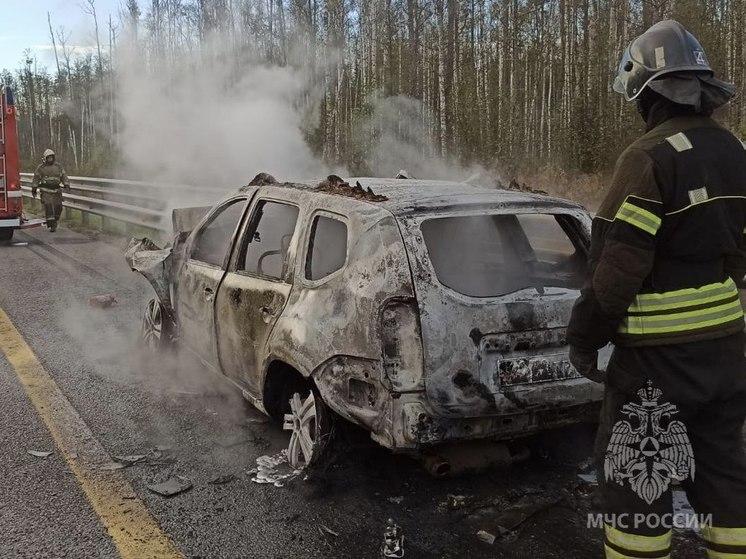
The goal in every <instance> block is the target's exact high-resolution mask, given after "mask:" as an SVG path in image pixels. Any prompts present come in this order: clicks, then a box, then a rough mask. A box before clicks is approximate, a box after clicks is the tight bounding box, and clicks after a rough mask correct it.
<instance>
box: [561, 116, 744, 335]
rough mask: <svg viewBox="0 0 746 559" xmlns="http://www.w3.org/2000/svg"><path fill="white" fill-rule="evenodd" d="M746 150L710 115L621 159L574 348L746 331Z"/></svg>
mask: <svg viewBox="0 0 746 559" xmlns="http://www.w3.org/2000/svg"><path fill="white" fill-rule="evenodd" d="M745 224H746V147H745V146H744V144H742V143H741V141H739V140H738V139H737V138H736V137H734V136H733V135H732V134H731V133H730V132H728V131H727V130H725V129H724V128H723V127H721V126H720V125H719V124H717V123H716V122H715V121H714V120H712V119H711V118H709V117H706V116H700V115H694V114H691V115H685V116H675V117H673V118H669V119H668V120H665V121H664V122H663V123H662V124H659V125H658V126H655V127H654V128H652V130H650V131H649V132H648V133H646V134H645V135H644V136H642V137H641V138H639V139H638V140H637V141H635V142H634V143H633V144H632V145H631V146H629V148H627V150H626V151H625V152H624V153H623V154H622V155H621V156H620V158H619V160H618V161H617V164H616V168H615V170H614V177H613V179H612V184H611V189H610V191H609V193H608V194H607V196H606V199H605V200H604V201H603V203H602V205H601V207H600V209H599V211H598V214H597V215H596V216H595V218H594V220H593V228H592V234H591V250H590V256H589V268H588V269H589V272H588V277H587V278H586V283H585V286H584V288H583V289H582V291H581V296H580V298H579V299H578V301H577V302H576V303H575V307H574V308H573V312H572V317H571V320H570V325H569V327H568V342H569V344H570V345H573V346H576V347H579V348H583V349H587V350H593V349H599V348H601V347H603V346H604V345H606V344H607V343H608V342H610V341H611V342H614V343H615V344H616V345H620V346H641V345H664V344H671V343H683V342H689V341H696V340H706V339H714V338H718V337H723V336H727V335H729V334H732V333H735V332H738V331H740V330H743V329H744V320H743V311H742V309H741V304H740V302H739V298H738V291H737V287H736V282H738V283H740V282H741V280H742V278H743V277H744V274H745V273H746V254H745V253H744V225H745Z"/></svg>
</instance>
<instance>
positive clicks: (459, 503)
mask: <svg viewBox="0 0 746 559" xmlns="http://www.w3.org/2000/svg"><path fill="white" fill-rule="evenodd" d="M446 498H447V499H448V508H449V509H451V510H458V509H460V508H463V507H464V506H465V505H466V499H467V498H468V497H467V496H466V495H453V494H451V493H449V494H448V495H447V497H446Z"/></svg>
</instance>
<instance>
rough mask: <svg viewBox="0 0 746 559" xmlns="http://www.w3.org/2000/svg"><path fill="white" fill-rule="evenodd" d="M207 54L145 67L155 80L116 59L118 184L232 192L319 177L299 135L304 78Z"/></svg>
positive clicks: (136, 63)
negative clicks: (265, 180) (267, 179)
mask: <svg viewBox="0 0 746 559" xmlns="http://www.w3.org/2000/svg"><path fill="white" fill-rule="evenodd" d="M210 47H211V48H210V49H206V51H199V52H198V51H195V52H192V53H186V54H185V55H184V56H183V57H181V58H179V59H178V60H176V61H171V62H169V63H168V64H166V63H164V62H163V61H158V60H156V61H152V62H151V66H155V67H158V68H160V69H161V71H159V72H145V71H143V68H142V66H143V64H142V57H138V56H134V55H132V52H133V50H130V51H128V50H127V49H126V47H125V48H123V49H122V54H123V56H122V57H120V60H119V62H120V63H119V66H118V68H119V76H118V78H119V88H118V95H119V104H120V107H121V110H120V119H121V136H120V138H119V141H118V142H117V143H118V145H119V146H121V150H122V153H121V155H122V160H123V169H122V171H121V173H122V175H123V176H128V177H133V176H136V177H137V178H139V179H144V180H147V181H151V182H164V183H172V184H174V183H175V184H180V183H184V184H188V185H197V186H205V187H218V188H229V187H231V188H235V187H238V186H241V185H243V184H246V183H247V182H248V181H249V180H250V179H251V178H252V177H254V176H255V175H256V174H257V173H259V172H268V173H270V174H273V175H274V176H275V177H276V178H277V179H278V180H283V179H288V178H291V177H292V178H300V177H306V176H320V175H321V174H323V171H324V166H323V165H322V164H321V163H320V161H319V160H318V159H317V158H315V157H314V155H313V154H312V152H311V149H310V148H309V146H308V144H307V142H306V140H305V137H304V133H303V130H302V126H301V123H302V122H303V110H305V109H304V108H303V105H301V104H300V103H299V100H300V99H302V98H304V96H307V95H308V89H309V87H310V85H309V84H310V76H309V74H308V72H306V71H304V70H302V69H293V68H291V67H278V66H273V67H270V66H263V65H259V64H247V63H239V62H238V61H237V58H238V57H239V56H240V55H239V54H238V53H234V52H230V46H229V45H222V44H220V43H219V42H214V43H212V44H211V45H210ZM205 52H210V53H211V54H210V55H209V56H205ZM150 54H151V57H152V53H150Z"/></svg>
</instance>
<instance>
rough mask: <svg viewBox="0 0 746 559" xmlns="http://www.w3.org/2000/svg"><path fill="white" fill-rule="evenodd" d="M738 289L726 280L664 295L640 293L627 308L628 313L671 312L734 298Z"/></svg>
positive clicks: (729, 280) (730, 280) (730, 281)
mask: <svg viewBox="0 0 746 559" xmlns="http://www.w3.org/2000/svg"><path fill="white" fill-rule="evenodd" d="M736 295H738V288H737V287H736V284H735V282H734V281H733V280H732V279H731V278H728V279H727V280H725V281H724V282H722V283H712V284H709V285H705V286H702V287H692V288H687V289H678V290H676V291H667V292H665V293H641V294H640V295H638V296H637V297H635V302H634V303H632V305H630V307H629V312H648V311H662V310H671V309H677V308H682V307H691V306H693V305H703V304H705V303H712V302H716V301H721V300H725V299H729V298H731V297H735V296H736Z"/></svg>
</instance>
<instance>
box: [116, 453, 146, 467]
mask: <svg viewBox="0 0 746 559" xmlns="http://www.w3.org/2000/svg"><path fill="white" fill-rule="evenodd" d="M145 458H146V455H145V454H127V455H122V456H115V457H114V460H116V461H117V462H121V463H122V464H127V465H128V466H130V465H132V464H137V463H138V462H142V461H143V460H145Z"/></svg>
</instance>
